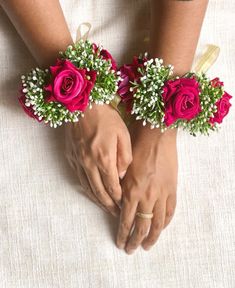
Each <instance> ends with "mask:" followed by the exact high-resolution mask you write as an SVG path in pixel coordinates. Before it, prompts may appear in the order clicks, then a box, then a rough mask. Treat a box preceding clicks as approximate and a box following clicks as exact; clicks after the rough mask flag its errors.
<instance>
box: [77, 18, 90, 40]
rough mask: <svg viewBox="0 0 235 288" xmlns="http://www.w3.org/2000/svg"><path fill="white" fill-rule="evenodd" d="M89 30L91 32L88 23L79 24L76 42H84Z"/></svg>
mask: <svg viewBox="0 0 235 288" xmlns="http://www.w3.org/2000/svg"><path fill="white" fill-rule="evenodd" d="M90 30H91V24H90V23H89V22H84V23H81V24H80V25H79V26H78V29H77V37H76V42H78V41H80V40H84V41H86V40H87V38H88V36H89V33H90Z"/></svg>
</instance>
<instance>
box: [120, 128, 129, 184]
mask: <svg viewBox="0 0 235 288" xmlns="http://www.w3.org/2000/svg"><path fill="white" fill-rule="evenodd" d="M131 162H132V149H131V138H130V135H129V133H128V131H127V132H125V135H121V136H119V137H118V143H117V167H118V175H119V177H120V178H121V179H122V178H124V176H125V174H126V171H127V168H128V166H129V165H130V164H131Z"/></svg>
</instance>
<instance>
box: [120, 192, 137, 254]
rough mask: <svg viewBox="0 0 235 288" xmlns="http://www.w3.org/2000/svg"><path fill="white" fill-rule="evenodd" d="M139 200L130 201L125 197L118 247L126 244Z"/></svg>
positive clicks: (121, 247)
mask: <svg viewBox="0 0 235 288" xmlns="http://www.w3.org/2000/svg"><path fill="white" fill-rule="evenodd" d="M137 205H138V201H137V200H136V201H130V200H127V199H126V198H125V197H123V200H122V209H121V215H120V222H119V227H118V234H117V239H116V244H117V247H118V248H120V249H123V248H124V247H125V245H126V242H127V239H128V237H129V234H130V233H131V229H132V226H133V222H134V219H135V213H136V208H137Z"/></svg>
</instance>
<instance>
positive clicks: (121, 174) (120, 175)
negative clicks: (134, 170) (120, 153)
mask: <svg viewBox="0 0 235 288" xmlns="http://www.w3.org/2000/svg"><path fill="white" fill-rule="evenodd" d="M125 175H126V170H125V171H123V172H121V173H120V174H119V178H120V179H123V178H124V176H125Z"/></svg>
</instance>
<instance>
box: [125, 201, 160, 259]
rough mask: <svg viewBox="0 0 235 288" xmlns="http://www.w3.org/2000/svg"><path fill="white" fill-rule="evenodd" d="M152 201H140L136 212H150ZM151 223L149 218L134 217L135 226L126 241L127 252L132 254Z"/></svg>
mask: <svg viewBox="0 0 235 288" xmlns="http://www.w3.org/2000/svg"><path fill="white" fill-rule="evenodd" d="M153 207H154V203H153V204H152V203H149V202H146V203H143V202H140V203H139V204H138V207H137V212H141V213H152V211H153ZM150 225H151V219H143V218H140V217H139V216H136V217H135V227H134V230H133V233H132V235H131V237H130V239H129V240H128V242H127V245H126V247H125V250H126V252H127V253H128V254H132V253H133V252H134V251H135V250H136V249H137V248H138V246H139V245H140V244H141V243H142V241H143V240H144V238H145V237H146V235H147V234H148V231H149V228H150Z"/></svg>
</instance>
